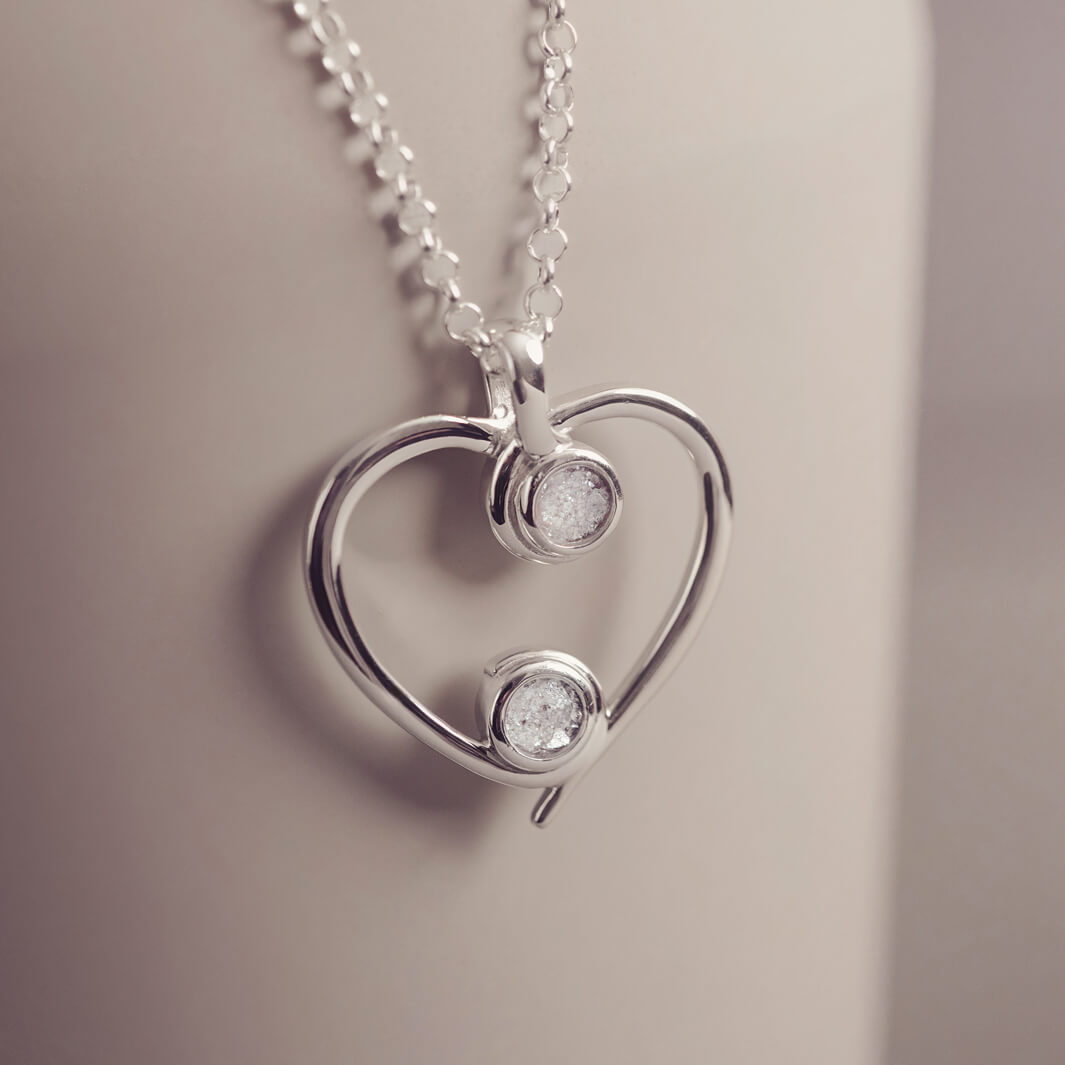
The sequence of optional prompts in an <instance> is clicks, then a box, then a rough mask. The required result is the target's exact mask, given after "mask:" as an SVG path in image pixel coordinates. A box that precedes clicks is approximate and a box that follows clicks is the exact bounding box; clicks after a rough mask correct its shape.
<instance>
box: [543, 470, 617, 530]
mask: <svg viewBox="0 0 1065 1065" xmlns="http://www.w3.org/2000/svg"><path fill="white" fill-rule="evenodd" d="M617 500H618V494H617V491H616V489H615V487H614V483H613V481H612V479H611V478H610V476H609V475H608V474H607V472H606V470H605V469H604V468H603V467H602V465H601V464H600V463H592V462H588V461H586V460H584V459H571V460H569V461H566V462H557V463H554V464H553V465H551V466H549V467H548V468H547V469H542V470H540V471H538V472H537V473H536V474H535V475H534V477H533V481H532V483H531V485H530V487H529V519H530V520H529V524H530V525H531V527H532V528H534V529H535V530H536V531H537V532H538V533H539V534H540V535H541V536H543V538H544V539H545V540H546V541H547V542H548V543H550V544H551V546H552V547H554V548H555V549H557V550H563V551H569V550H573V549H575V548H582V547H590V546H591V545H592V544H594V543H596V542H597V541H599V540H601V539H602V538H603V537H604V536H605V535H606V533H607V532H608V531H609V529H610V526H611V523H612V522H613V520H614V516H615V514H616V512H617Z"/></svg>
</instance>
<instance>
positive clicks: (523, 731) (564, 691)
mask: <svg viewBox="0 0 1065 1065" xmlns="http://www.w3.org/2000/svg"><path fill="white" fill-rule="evenodd" d="M585 715H586V710H585V705H584V699H583V698H582V697H581V693H580V692H579V691H578V689H577V688H576V686H575V685H574V684H572V683H571V682H570V681H569V680H566V679H564V678H562V677H559V676H552V675H547V676H537V677H530V678H529V679H528V680H525V681H522V683H521V684H519V685H518V686H517V687H516V688H515V689H514V690H513V691H512V692H511V693H510V696H509V697H508V699H507V701H506V705H505V706H504V707H503V713H502V722H501V723H502V725H503V735H504V736H505V737H506V740H507V743H509V744H510V746H511V747H513V748H514V750H516V751H517V752H518V753H519V754H523V755H525V756H526V757H527V758H551V757H553V756H555V755H557V754H560V753H561V752H562V751H564V750H565V749H566V748H567V747H569V746H570V745H571V744H572V743H573V742H574V740H576V738H577V736H578V735H579V734H580V731H581V728H582V727H583V726H584V719H585Z"/></svg>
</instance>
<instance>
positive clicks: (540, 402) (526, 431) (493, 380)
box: [481, 322, 564, 456]
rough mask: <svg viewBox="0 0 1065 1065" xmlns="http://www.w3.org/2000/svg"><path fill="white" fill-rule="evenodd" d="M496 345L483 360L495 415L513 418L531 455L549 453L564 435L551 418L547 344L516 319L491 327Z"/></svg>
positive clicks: (521, 442)
mask: <svg viewBox="0 0 1065 1065" xmlns="http://www.w3.org/2000/svg"><path fill="white" fill-rule="evenodd" d="M488 331H489V335H490V336H491V338H492V345H491V347H490V348H489V349H488V351H487V353H486V355H485V357H483V358H482V359H481V367H482V369H483V370H484V380H485V389H486V390H487V392H488V406H489V408H490V411H491V414H492V417H501V418H505V419H508V420H509V419H513V421H514V434H515V436H516V438H517V440H518V443H519V444H520V446H521V448H522V450H523V451H525V452H526V453H527V454H529V455H536V456H542V455H549V454H551V452H553V451H555V450H556V449H557V448H558V446H559V444H561V443H564V438H563V437H562V436H560V435H559V433H558V432H557V431H556V429H555V427H554V425H553V423H552V421H551V417H550V406H549V404H548V399H547V384H546V381H545V378H544V345H543V342H542V341H541V340H540V339H539V337H536V336H534V335H533V334H532V333H530V332H528V331H527V330H526V329H524V328H522V326H521V325H519V324H518V323H516V322H500V323H498V324H496V325H493V326H490V327H489V330H488Z"/></svg>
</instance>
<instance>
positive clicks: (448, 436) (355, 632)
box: [305, 388, 732, 826]
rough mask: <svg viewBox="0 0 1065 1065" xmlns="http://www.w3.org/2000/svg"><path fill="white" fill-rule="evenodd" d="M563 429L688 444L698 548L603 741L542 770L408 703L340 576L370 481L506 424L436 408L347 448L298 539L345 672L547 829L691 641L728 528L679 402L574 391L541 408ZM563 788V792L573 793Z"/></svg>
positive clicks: (688, 415) (619, 391)
mask: <svg viewBox="0 0 1065 1065" xmlns="http://www.w3.org/2000/svg"><path fill="white" fill-rule="evenodd" d="M550 418H551V422H552V424H553V426H554V427H555V428H556V429H557V430H559V432H561V433H567V434H568V432H569V430H572V429H575V428H577V427H579V426H581V425H583V424H587V423H590V422H595V421H604V420H606V419H608V418H638V419H641V420H644V421H648V422H652V423H653V424H656V425H658V426H660V427H662V428H665V429H667V430H668V431H669V432H670V433H671V434H672V435H673V436H674V437H675V438H676V439H677V440H678V441H679V442H680V443H681V444H682V446H683V447H684V448H685V450H686V451H687V452H688V455H689V457H690V458H691V459H692V462H693V463H694V465H695V468H696V472H697V474H698V486H699V498H700V507H699V515H698V521H697V530H696V537H695V545H694V547H693V549H692V553H691V556H690V560H689V564H688V567H687V569H686V571H685V575H684V578H683V579H682V582H681V585H680V587H679V589H678V591H677V593H676V595H675V596H674V599H673V601H672V604H671V606H670V608H669V610H668V611H667V612H666V615H665V617H664V618H663V620H662V622H661V623H660V624H659V627H658V628H657V630H656V631H655V634H654V635H653V637H652V638H651V640H650V641H649V642H648V643H647V645H646V646H645V647H644V649H643V651H642V652H641V653H640V655H639V656H638V658H637V660H636V662H635V664H634V665H633V667H632V668H631V669H630V670H629V672H628V674H627V675H626V676H625V677H624V678H623V679H622V681H621V682H620V683H619V684H618V685H617V687H616V688H615V689H614V691H613V692H612V693H611V694H610V695H609V697H608V698H607V701H606V707H605V711H604V713H605V716H606V720H607V729H608V731H607V737H608V740H607V743H605V744H602V745H599V746H598V747H597V748H596V749H595V750H594V752H591V753H590V758H589V759H583V760H582V759H574V760H573V761H570V762H568V763H567V764H565V765H563V766H560V767H557V768H552V767H550V766H548V768H546V769H545V770H543V771H528V770H522V769H517V768H515V767H513V766H510V765H508V764H506V763H505V762H503V761H502V760H501V759H500V758H499V757H498V755H497V754H496V753H495V752H494V751H493V749H492V747H491V746H490V744H489V743H488V742H487V741H478V740H475V739H473V738H471V737H470V736H467V735H466V734H465V733H463V732H461V731H459V730H458V729H455V728H453V727H452V726H451V725H449V724H448V723H447V722H446V721H444V720H443V719H442V718H440V717H438V716H437V715H436V714H434V713H433V712H432V710H430V709H429V708H428V707H427V706H425V705H424V704H423V703H421V702H420V701H419V700H418V699H416V698H415V697H414V696H413V695H412V694H411V693H410V692H409V691H408V690H407V689H406V688H405V687H404V686H403V685H402V684H401V683H400V682H399V681H398V680H397V679H396V678H395V677H394V676H393V675H392V674H391V673H390V672H389V671H388V670H387V669H386V668H385V666H384V665H383V664H382V663H381V662H380V660H379V659H378V658H377V657H376V655H375V654H374V653H373V651H372V650H371V649H370V647H369V645H368V644H367V642H366V640H365V638H364V636H363V634H362V632H361V630H360V628H359V626H358V624H357V622H356V621H355V618H354V616H353V614H352V611H351V608H350V606H349V602H348V597H347V595H346V593H345V590H344V582H343V575H342V572H341V558H342V554H343V546H344V538H345V534H346V530H347V525H348V522H349V520H350V518H351V515H352V513H353V512H354V509H355V507H356V506H357V504H358V502H359V501H360V499H361V498H362V496H363V495H364V494H365V493H366V492H367V491H368V490H369V488H370V487H371V486H372V485H373V484H374V483H376V482H377V481H378V480H380V479H381V478H382V477H384V476H385V474H387V473H389V472H390V471H391V470H393V469H395V468H396V467H397V466H399V465H401V464H402V463H404V462H407V461H409V460H410V459H413V458H416V457H418V456H420V455H425V454H428V453H429V452H431V451H436V450H439V449H442V448H459V449H462V450H466V451H472V452H474V453H476V454H480V455H484V456H485V457H486V458H491V457H493V456H494V455H495V454H496V453H497V452H498V450H499V448H500V447H501V446H502V444H503V442H504V441H505V439H506V437H507V432H508V429H509V426H508V424H507V423H506V422H505V421H500V420H495V419H491V418H473V417H455V416H453V415H433V416H429V417H424V418H416V419H414V420H413V421H409V422H405V423H403V424H402V425H398V426H396V427H394V428H393V429H390V430H388V431H387V432H385V433H383V434H381V435H380V436H377V437H375V438H374V439H372V440H369V441H365V442H363V443H361V444H358V445H356V446H355V447H354V448H352V449H351V450H350V451H349V452H347V454H345V455H344V456H343V457H342V458H341V459H340V461H339V462H338V463H337V464H336V465H335V466H334V467H333V469H332V471H331V472H330V473H329V475H328V477H327V478H326V481H325V484H324V486H323V488H322V491H321V493H320V494H319V496H318V499H317V501H316V503H315V507H314V512H313V515H312V517H311V522H310V528H309V532H308V537H307V546H306V559H305V561H306V566H305V576H306V581H307V589H308V593H309V595H310V599H311V603H312V606H313V608H314V611H315V614H316V615H317V618H318V622H319V624H320V625H321V628H322V631H323V633H324V635H325V637H326V640H327V642H328V643H329V645H330V647H331V648H332V649H333V652H334V654H335V655H336V657H337V659H338V660H339V661H340V663H341V665H342V666H343V667H344V669H345V671H346V672H347V673H348V675H349V676H350V677H351V678H352V679H353V680H354V681H355V683H356V684H357V685H358V687H359V688H360V689H361V690H362V691H363V693H364V694H365V695H366V696H367V697H368V698H369V699H370V700H371V701H372V702H373V703H375V704H376V706H377V707H378V708H379V709H381V710H382V711H384V713H386V714H387V715H388V716H389V717H390V718H391V719H392V720H393V721H395V722H396V724H398V725H400V726H401V727H402V728H404V729H406V731H407V732H409V733H410V734H411V735H412V736H414V737H415V738H416V739H419V740H421V741H422V742H423V743H425V744H427V745H428V746H429V747H431V748H432V749H433V750H435V751H438V752H439V753H440V754H442V755H444V756H445V757H447V758H450V759H451V760H452V761H453V762H456V763H457V764H459V765H461V766H463V767H464V768H465V769H468V770H470V771H471V772H473V773H477V774H478V775H479V776H482V777H486V778H487V779H489V780H495V781H498V782H499V783H502V784H508V785H511V786H514V787H543V788H544V789H545V790H544V792H543V795H542V796H541V798H540V800H539V801H538V803H537V805H536V807H535V809H534V810H533V815H532V819H533V822H534V823H535V824H537V825H541V826H542V825H545V824H546V823H547V821H548V819H549V818H550V816H551V815H552V814H553V813H554V812H555V810H556V809H557V808H558V804H559V802H560V801H561V798H562V796H563V785H564V784H567V783H570V782H575V781H576V779H577V778H579V777H580V776H583V774H584V773H585V772H587V770H588V769H590V768H591V765H593V764H594V763H595V761H598V759H599V758H600V757H601V756H602V754H603V752H604V751H605V750H606V747H607V746H608V745H609V743H610V742H613V740H614V739H616V738H617V736H618V735H619V734H620V731H621V726H622V725H623V724H626V723H628V722H630V721H631V720H632V719H633V718H634V717H635V716H636V714H637V713H638V712H639V710H640V709H642V707H643V706H644V705H646V703H647V702H648V701H649V700H650V699H651V697H652V696H653V695H654V693H655V692H656V691H657V690H658V688H659V687H660V686H661V684H662V683H663V682H664V681H665V680H666V678H667V676H668V675H669V673H670V671H671V670H672V669H673V668H674V667H675V666H676V664H677V663H678V662H679V660H680V658H681V657H682V656H683V654H684V652H685V651H686V650H687V649H688V647H689V646H690V644H691V642H692V640H693V639H694V638H695V636H696V634H697V632H698V630H699V627H700V625H701V624H702V622H703V620H704V619H705V617H706V614H707V612H708V611H709V609H710V606H711V605H712V603H713V599H714V596H715V594H716V592H717V589H718V587H719V585H720V583H721V578H722V575H723V573H724V568H725V559H726V556H727V554H728V546H729V541H730V538H731V531H732V489H731V484H730V481H729V474H728V469H727V467H726V465H725V461H724V458H723V457H722V455H721V451H720V449H719V448H718V446H717V444H716V442H715V441H714V438H713V437H712V436H711V434H710V432H709V430H708V429H707V427H706V426H705V424H704V423H703V422H702V421H701V419H700V418H699V417H698V416H697V415H696V414H695V413H694V411H692V410H691V409H690V408H688V407H686V406H685V405H684V404H682V403H679V402H677V400H675V399H672V398H670V397H669V396H665V395H662V394H661V393H658V392H653V391H650V390H647V389H640V388H614V389H606V390H603V391H599V392H593V393H587V394H579V395H576V396H573V397H570V398H569V399H567V400H565V401H563V402H562V403H561V404H560V405H559V406H558V407H557V408H556V409H555V410H553V411H552V412H551V414H550ZM571 788H572V784H571V787H570V788H567V789H566V790H567V792H568V791H569V790H571Z"/></svg>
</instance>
